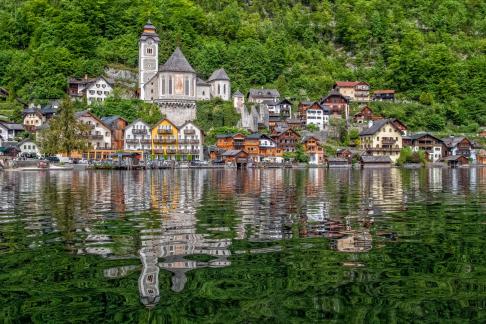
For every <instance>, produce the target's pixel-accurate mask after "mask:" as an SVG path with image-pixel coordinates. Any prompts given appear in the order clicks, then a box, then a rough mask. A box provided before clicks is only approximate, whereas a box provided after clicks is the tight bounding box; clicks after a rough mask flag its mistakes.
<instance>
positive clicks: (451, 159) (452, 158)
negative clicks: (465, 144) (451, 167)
mask: <svg viewBox="0 0 486 324" xmlns="http://www.w3.org/2000/svg"><path fill="white" fill-rule="evenodd" d="M460 157H462V155H449V156H446V157H444V158H442V161H456V160H458V159H459V158H460Z"/></svg>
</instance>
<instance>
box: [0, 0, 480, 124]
mask: <svg viewBox="0 0 486 324" xmlns="http://www.w3.org/2000/svg"><path fill="white" fill-rule="evenodd" d="M485 16H486V3H485V2H484V1H480V0H463V1H459V0H445V1H430V0H390V1H381V0H380V1H378V0H336V1H317V0H308V1H297V0H273V1H265V0H252V1H250V0H247V1H236V0H223V1H211V0H196V1H189V0H152V1H145V0H144V1H142V0H117V1H100V0H96V1H94V0H26V1H21V0H18V1H3V2H2V3H0V86H4V87H6V88H7V89H9V90H10V92H11V93H12V94H13V95H16V96H19V97H21V98H23V99H25V100H32V99H39V98H57V97H59V96H62V95H63V93H64V88H65V86H66V77H67V76H70V75H75V76H83V75H84V74H89V75H97V74H100V73H102V72H103V70H104V68H105V67H107V66H110V65H116V66H118V67H120V66H121V67H124V68H126V69H131V70H133V69H136V67H137V55H138V45H137V41H138V36H139V32H140V29H141V27H142V26H143V25H144V23H145V22H146V21H147V20H148V19H149V18H150V19H151V21H152V22H153V23H154V25H156V27H157V28H158V32H159V34H160V36H161V46H160V59H161V60H165V59H166V58H167V57H168V56H169V55H170V53H171V52H172V51H173V49H174V47H175V46H177V45H180V46H181V47H182V49H183V51H184V53H185V54H186V56H187V57H188V59H189V60H190V61H191V63H192V64H193V66H194V67H195V68H196V70H197V71H200V72H201V73H202V74H204V75H202V77H207V76H208V75H209V73H210V72H212V71H213V70H214V69H216V68H218V67H220V66H223V67H224V68H225V69H226V71H227V72H228V74H229V76H230V78H231V79H232V81H233V89H237V88H239V89H241V90H242V91H245V90H247V89H248V88H249V87H251V86H255V85H266V86H275V87H278V89H279V90H280V92H281V93H282V94H283V95H284V96H287V97H291V98H295V99H296V100H298V99H302V98H317V97H320V96H321V95H323V94H325V93H326V92H327V91H328V90H329V88H330V87H331V85H332V84H333V82H334V81H335V80H338V79H339V80H356V79H360V80H366V81H368V82H370V83H371V84H372V86H373V88H394V89H396V90H398V91H399V92H400V94H401V97H402V99H407V100H417V101H418V100H420V101H421V102H422V103H425V104H426V105H428V106H430V107H432V108H431V111H433V114H434V115H436V116H434V117H437V118H440V119H441V125H442V124H444V126H445V123H446V122H448V121H450V122H452V123H454V124H456V125H463V126H465V127H469V128H471V129H473V128H476V127H477V126H478V125H479V126H482V125H486V91H484V88H485V86H486V81H485V80H486V56H485V55H484V53H485V50H486V39H485V34H486V20H484V17H485ZM412 114H413V112H412ZM450 116H456V117H457V116H459V117H457V118H456V120H452V119H450ZM442 121H444V123H442Z"/></svg>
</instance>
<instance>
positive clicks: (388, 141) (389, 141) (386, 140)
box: [381, 137, 397, 145]
mask: <svg viewBox="0 0 486 324" xmlns="http://www.w3.org/2000/svg"><path fill="white" fill-rule="evenodd" d="M396 142H397V140H396V139H394V138H391V137H384V138H382V139H381V144H386V145H392V144H395V143H396Z"/></svg>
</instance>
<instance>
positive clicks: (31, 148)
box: [19, 139, 40, 155]
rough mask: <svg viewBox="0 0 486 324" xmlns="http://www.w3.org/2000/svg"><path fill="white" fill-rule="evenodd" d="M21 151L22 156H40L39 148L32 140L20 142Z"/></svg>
mask: <svg viewBox="0 0 486 324" xmlns="http://www.w3.org/2000/svg"><path fill="white" fill-rule="evenodd" d="M19 149H20V153H21V154H22V155H26V154H35V155H40V151H39V147H38V146H37V144H36V143H35V142H34V141H33V140H30V139H26V140H23V141H22V142H20V143H19Z"/></svg>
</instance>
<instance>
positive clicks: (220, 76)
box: [208, 68, 230, 82]
mask: <svg viewBox="0 0 486 324" xmlns="http://www.w3.org/2000/svg"><path fill="white" fill-rule="evenodd" d="M229 79H230V78H229V77H228V74H226V71H225V70H224V69H223V68H221V69H217V70H216V71H214V72H213V74H211V76H210V77H209V79H208V82H211V81H215V80H228V81H229Z"/></svg>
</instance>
